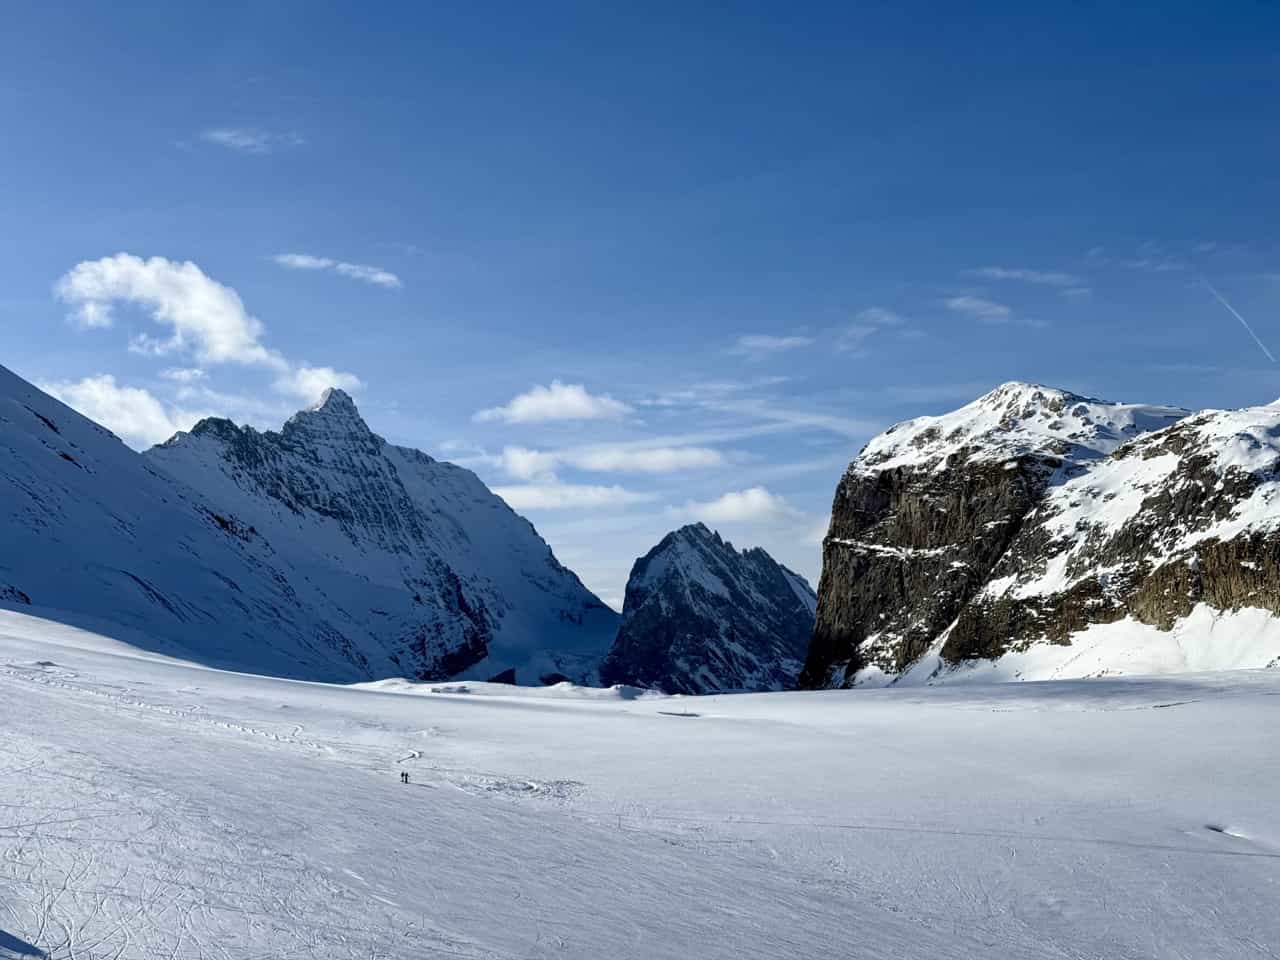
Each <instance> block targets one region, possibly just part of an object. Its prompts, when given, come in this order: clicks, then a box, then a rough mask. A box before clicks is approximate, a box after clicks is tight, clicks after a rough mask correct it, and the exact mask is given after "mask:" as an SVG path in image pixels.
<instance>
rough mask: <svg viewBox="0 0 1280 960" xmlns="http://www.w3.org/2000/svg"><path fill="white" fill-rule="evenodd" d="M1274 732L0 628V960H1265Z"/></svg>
mask: <svg viewBox="0 0 1280 960" xmlns="http://www.w3.org/2000/svg"><path fill="white" fill-rule="evenodd" d="M1278 710H1280V672H1277V671H1254V672H1238V673H1219V674H1212V675H1210V674H1205V675H1198V676H1196V675H1193V676H1179V677H1176V678H1160V679H1140V678H1125V679H1101V680H1092V681H1062V682H1051V683H1024V684H982V683H968V684H962V685H947V686H943V687H933V688H901V687H900V688H895V689H887V690H854V691H825V692H820V693H792V694H754V695H739V696H720V697H701V698H664V697H657V696H653V695H642V694H641V693H640V692H639V691H636V690H631V689H627V688H618V689H614V690H611V691H589V690H584V689H583V688H576V687H572V686H569V685H564V686H561V687H558V688H550V689H546V690H538V691H532V690H521V689H516V688H510V687H507V688H499V687H495V686H493V685H490V684H472V683H463V682H455V683H447V684H434V685H412V684H406V683H402V682H395V681H386V682H382V683H379V684H366V685H362V686H359V687H342V686H325V685H320V684H309V683H301V682H296V681H287V680H278V679H268V678H262V677H256V676H249V675H244V674H233V673H226V672H219V671H215V670H211V669H206V668H201V667H197V666H192V665H189V664H186V663H183V662H180V661H176V660H169V659H165V658H163V657H160V656H157V655H154V654H142V653H139V652H138V651H137V649H136V648H133V647H129V646H126V645H124V644H122V643H118V642H116V641H113V640H108V639H106V638H103V637H100V636H97V635H94V634H91V633H86V632H83V631H80V630H76V629H73V628H71V627H66V626H62V625H59V624H56V623H52V622H49V621H46V620H40V619H36V618H33V617H30V616H27V615H24V614H20V613H14V612H7V611H0V772H2V774H3V776H2V779H0V783H3V784H4V790H3V794H2V795H0V957H5V958H13V957H24V958H27V957H50V958H59V960H69V958H79V960H100V958H117V960H128V958H211V960H212V958H216V960H226V958H236V960H240V958H272V960H284V958H295V957H306V958H361V960H368V958H391V957H394V958H414V960H417V958H432V957H464V958H514V957H521V958H525V957H582V958H600V957H608V958H611V960H612V958H630V957H634V958H664V957H670V958H680V960H689V958H699V960H701V958H720V957H723V958H731V957H732V958H741V957H769V958H775V957H776V958H784V957H788V958H789V957H860V958H929V960H947V958H1024V957H1025V958H1073V960H1079V958H1093V957H1096V958H1108V960H1111V958H1148V957H1160V958H1164V957H1172V958H1195V960H1201V958H1224V957H1226V958H1232V957H1262V958H1265V957H1275V956H1277V955H1278V954H1280V910H1277V909H1276V904H1277V903H1280V724H1277V723H1276V718H1277V715H1278V713H1277V711H1278ZM401 772H407V773H408V774H409V775H410V782H409V783H408V784H407V785H406V784H402V783H401V782H400V773H401Z"/></svg>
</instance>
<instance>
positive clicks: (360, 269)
mask: <svg viewBox="0 0 1280 960" xmlns="http://www.w3.org/2000/svg"><path fill="white" fill-rule="evenodd" d="M271 259H272V260H274V261H275V262H276V263H277V264H279V265H280V266H282V267H285V268H286V269H289V270H327V271H330V272H332V273H336V274H339V275H340V276H344V277H350V278H351V279H352V280H360V281H362V282H364V283H371V284H373V285H374V286H377V287H385V288H386V289H388V290H397V289H399V288H400V287H402V286H404V284H403V283H401V282H400V278H399V277H397V276H396V275H395V274H394V273H392V272H391V271H390V270H384V269H383V268H382V267H375V266H370V265H369V264H364V263H347V262H346V261H344V260H334V259H333V258H332V257H315V256H312V255H311V254H309V253H278V254H276V255H275V256H274V257H272V258H271Z"/></svg>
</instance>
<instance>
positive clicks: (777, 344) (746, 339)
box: [727, 334, 813, 357]
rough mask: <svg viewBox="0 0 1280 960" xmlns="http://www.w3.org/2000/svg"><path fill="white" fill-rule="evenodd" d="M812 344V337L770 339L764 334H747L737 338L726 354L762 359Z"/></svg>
mask: <svg viewBox="0 0 1280 960" xmlns="http://www.w3.org/2000/svg"><path fill="white" fill-rule="evenodd" d="M811 343H813V337H771V336H768V335H765V334H748V335H746V336H742V337H739V338H738V339H737V342H736V343H734V345H733V346H731V347H729V349H728V351H727V352H728V353H731V354H733V355H734V356H738V357H762V356H766V355H767V354H770V353H780V352H782V351H784V350H795V349H797V348H799V347H807V346H809V344H811Z"/></svg>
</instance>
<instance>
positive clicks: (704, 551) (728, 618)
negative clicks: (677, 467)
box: [601, 523, 817, 693]
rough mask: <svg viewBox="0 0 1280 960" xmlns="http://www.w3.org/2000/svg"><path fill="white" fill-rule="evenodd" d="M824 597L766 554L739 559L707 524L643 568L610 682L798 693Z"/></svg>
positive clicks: (634, 581) (679, 534) (607, 672)
mask: <svg viewBox="0 0 1280 960" xmlns="http://www.w3.org/2000/svg"><path fill="white" fill-rule="evenodd" d="M816 605H817V597H816V595H815V594H814V593H813V590H812V588H811V587H810V586H809V585H808V584H807V583H806V582H805V581H804V578H802V577H800V576H799V575H798V574H796V573H793V572H792V571H790V570H788V569H787V568H786V567H783V566H782V565H780V564H778V563H776V562H775V561H774V560H773V558H772V557H770V556H769V554H768V553H766V552H765V551H764V550H762V549H760V548H758V547H757V548H753V549H748V550H744V551H742V552H741V553H739V552H738V551H737V550H736V549H734V546H733V544H731V543H728V542H726V541H725V540H723V539H722V538H721V537H720V535H719V534H718V533H713V532H712V531H711V530H709V529H708V528H707V527H706V526H704V525H703V524H701V523H695V524H690V525H688V526H685V527H681V528H680V529H679V530H675V531H673V532H672V533H669V534H668V535H667V536H666V537H664V538H663V540H662V542H661V543H659V544H658V545H657V546H656V547H654V548H653V549H652V550H651V551H649V553H648V554H646V555H645V556H644V557H641V558H640V559H639V560H637V561H636V563H635V566H634V567H633V568H632V571H631V577H630V579H629V580H628V581H627V592H626V600H625V605H624V607H623V612H622V625H621V626H620V627H619V629H618V637H617V639H616V640H615V642H614V645H613V647H612V649H611V650H610V651H609V655H608V657H607V658H606V659H605V662H604V664H603V665H602V666H601V678H602V679H603V680H604V681H605V682H608V683H628V684H635V685H637V686H644V687H657V688H659V689H662V690H665V691H667V692H673V693H709V692H717V691H733V690H777V689H785V688H787V687H790V686H792V685H793V684H794V681H795V678H796V676H797V675H798V674H799V671H800V667H801V663H802V661H803V658H804V653H805V650H806V648H807V646H808V641H809V635H810V633H811V632H812V628H813V618H814V611H815V609H816Z"/></svg>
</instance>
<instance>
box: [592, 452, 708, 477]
mask: <svg viewBox="0 0 1280 960" xmlns="http://www.w3.org/2000/svg"><path fill="white" fill-rule="evenodd" d="M566 459H567V460H568V462H569V463H570V464H572V465H573V466H575V467H577V468H578V469H579V470H590V471H593V472H596V473H675V472H676V471H678V470H706V469H709V468H711V467H719V466H723V465H724V456H723V455H722V454H721V453H720V451H718V450H712V449H711V448H710V447H648V448H639V449H633V448H630V447H619V446H599V447H588V448H586V449H582V450H576V451H570V452H569V453H568V454H567V456H566Z"/></svg>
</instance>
